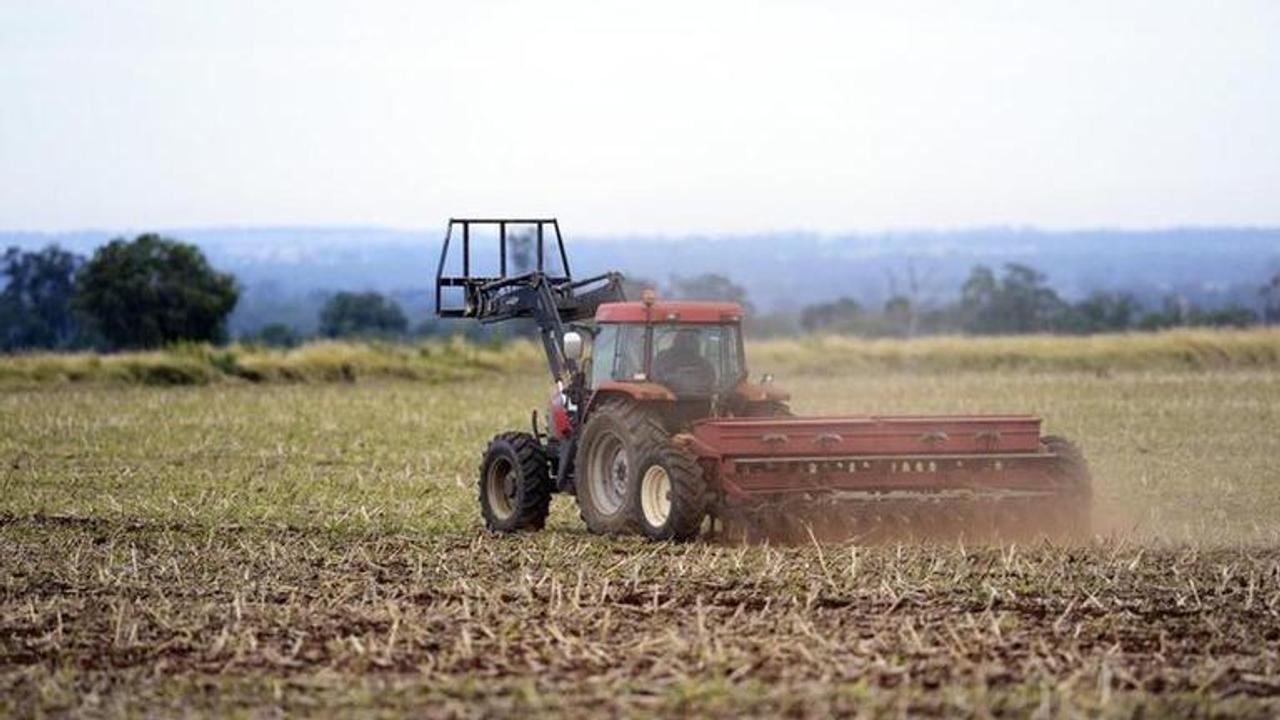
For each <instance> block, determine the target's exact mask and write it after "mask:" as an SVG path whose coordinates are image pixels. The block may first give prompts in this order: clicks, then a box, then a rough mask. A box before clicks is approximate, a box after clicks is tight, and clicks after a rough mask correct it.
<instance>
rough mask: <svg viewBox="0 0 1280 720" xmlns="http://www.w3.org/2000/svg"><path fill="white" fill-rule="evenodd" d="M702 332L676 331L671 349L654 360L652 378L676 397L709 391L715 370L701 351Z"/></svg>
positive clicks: (713, 380) (712, 383) (714, 379)
mask: <svg viewBox="0 0 1280 720" xmlns="http://www.w3.org/2000/svg"><path fill="white" fill-rule="evenodd" d="M701 345H702V343H701V338H700V333H699V332H698V331H697V330H694V329H683V330H679V331H677V332H676V336H675V338H674V339H673V340H672V342H671V347H669V348H667V349H666V350H663V351H661V352H659V353H658V354H657V356H656V357H654V359H653V377H654V379H655V380H657V381H658V382H660V383H662V384H663V385H666V386H667V387H669V388H671V390H672V391H674V392H675V393H676V394H680V393H697V392H710V390H711V388H712V386H713V385H715V382H716V369H715V367H714V366H712V364H711V363H710V362H709V361H708V360H707V359H706V358H704V357H702V352H701Z"/></svg>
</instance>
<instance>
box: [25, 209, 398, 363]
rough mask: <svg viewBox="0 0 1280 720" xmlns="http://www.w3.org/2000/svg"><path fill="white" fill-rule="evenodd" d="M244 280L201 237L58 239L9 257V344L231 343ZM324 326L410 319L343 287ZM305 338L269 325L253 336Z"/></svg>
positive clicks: (348, 327) (373, 328)
mask: <svg viewBox="0 0 1280 720" xmlns="http://www.w3.org/2000/svg"><path fill="white" fill-rule="evenodd" d="M240 293H241V288H240V284H239V283H238V282H237V280H236V278H235V277H234V276H232V275H231V274H230V273H224V272H219V271H218V270H216V269H215V268H214V267H213V266H212V265H210V263H209V261H208V259H207V258H206V257H205V256H204V254H203V253H202V252H201V251H200V249H199V248H197V247H196V246H194V245H191V244H188V243H184V242H181V241H178V240H175V239H172V238H166V237H162V236H160V235H155V234H146V235H139V236H138V237H135V238H134V239H132V240H127V239H125V238H116V239H114V240H111V241H110V242H108V243H107V244H105V245H103V246H102V247H100V248H98V249H97V250H96V251H95V252H94V253H93V255H92V256H91V257H88V258H85V257H82V256H80V255H76V254H74V253H71V252H68V251H66V250H63V249H62V248H60V247H58V246H56V245H51V246H49V247H46V248H44V249H42V250H35V251H23V250H21V249H19V248H16V247H11V248H9V249H8V250H6V251H5V252H4V254H3V255H0V351H3V352H14V351H20V350H83V349H98V350H129V349H145V348H155V347H163V346H165V345H169V344H171V343H175V342H208V343H215V344H219V343H224V342H226V341H227V340H228V339H229V337H228V334H227V318H228V317H229V316H230V315H231V312H232V310H234V309H235V306H236V303H237V301H238V300H239V298H240ZM319 321H320V325H319V327H320V330H319V332H320V334H321V335H324V336H326V337H348V336H352V335H362V336H378V337H388V338H398V337H402V336H404V335H405V333H406V331H407V329H408V320H407V318H406V317H405V315H404V312H403V311H402V310H401V309H400V307H399V306H398V305H397V304H396V303H394V302H393V301H390V300H388V299H387V298H385V297H383V296H382V295H381V294H379V293H374V292H368V293H350V292H340V293H337V294H335V295H333V296H331V297H330V298H329V299H328V301H327V302H326V303H325V305H324V307H323V308H322V309H321V311H320V318H319ZM240 339H241V340H250V341H257V342H263V343H266V344H271V345H293V344H296V343H298V342H300V341H301V340H302V339H303V338H302V337H301V336H300V335H299V334H298V333H297V332H296V331H295V330H294V329H293V328H292V327H290V326H288V325H283V324H278V323H277V324H268V325H266V326H264V327H263V328H262V329H261V330H260V331H259V332H258V333H256V334H255V335H253V336H251V337H247V338H240Z"/></svg>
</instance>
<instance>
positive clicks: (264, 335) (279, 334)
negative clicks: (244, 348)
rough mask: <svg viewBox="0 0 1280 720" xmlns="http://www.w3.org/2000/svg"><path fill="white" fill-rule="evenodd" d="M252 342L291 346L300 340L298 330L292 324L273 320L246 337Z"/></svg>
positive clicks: (295, 345)
mask: <svg viewBox="0 0 1280 720" xmlns="http://www.w3.org/2000/svg"><path fill="white" fill-rule="evenodd" d="M247 339H248V340H250V341H252V342H259V343H262V344H263V345H266V346H267V347H274V348H292V347H297V346H298V344H299V343H300V342H301V341H302V338H301V337H300V336H299V335H298V331H297V330H295V329H294V327H293V326H292V325H286V324H285V323H280V322H275V323H268V324H267V325H263V326H262V328H261V329H260V330H258V332H257V333H255V334H254V335H252V336H250V337H249V338H247Z"/></svg>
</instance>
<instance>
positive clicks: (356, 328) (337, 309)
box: [320, 292, 409, 338]
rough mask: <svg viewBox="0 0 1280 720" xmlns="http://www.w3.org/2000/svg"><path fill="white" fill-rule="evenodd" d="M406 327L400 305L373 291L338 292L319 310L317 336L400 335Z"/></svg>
mask: <svg viewBox="0 0 1280 720" xmlns="http://www.w3.org/2000/svg"><path fill="white" fill-rule="evenodd" d="M408 327H409V321H408V320H407V319H406V318H405V316H404V311H403V310H401V309H400V306H399V305H398V304H396V302H395V301H394V300H388V299H387V298H386V297H383V296H382V295H381V294H380V293H376V292H363V293H353V292H340V293H338V294H336V295H334V296H333V297H331V298H329V301H328V302H326V303H325V305H324V308H322V309H321V310H320V334H321V335H324V336H325V337H334V338H336V337H350V336H359V335H402V334H404V332H405V330H406V329H407V328H408Z"/></svg>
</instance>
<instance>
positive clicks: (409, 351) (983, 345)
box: [0, 329, 1280, 387]
mask: <svg viewBox="0 0 1280 720" xmlns="http://www.w3.org/2000/svg"><path fill="white" fill-rule="evenodd" d="M748 355H749V358H748V359H749V363H750V366H751V367H752V368H753V369H754V370H756V371H761V372H762V371H770V372H783V373H787V374H792V375H794V374H825V373H831V372H851V371H852V372H859V371H868V370H916V371H930V372H932V371H948V370H1007V369H1015V370H1069V371H1081V370H1083V371H1093V372H1106V371H1110V370H1212V369H1239V368H1276V367H1280V330H1262V329H1258V330H1174V331H1169V332H1162V333H1142V334H1125V335H1095V336H1091V337H1064V336H1048V335H1030V336H1011V337H985V338H975V337H957V336H947V337H929V338H917V339H914V340H895V339H879V340H867V339H862V338H855V337H841V336H809V337H802V338H792V339H776V340H762V341H758V342H752V343H750V345H749V347H748ZM544 364H545V360H544V359H543V358H542V350H541V349H540V348H539V347H537V346H536V345H535V344H533V343H532V342H528V341H516V342H512V343H507V344H505V345H504V346H501V347H497V346H480V345H474V344H470V343H467V342H464V341H461V340H454V341H449V342H433V343H425V344H419V345H407V344H392V343H360V342H330V341H324V342H315V343H311V344H308V345H304V346H303V347H300V348H297V349H294V350H272V349H266V348H260V347H253V346H244V345H233V346H230V347H226V348H214V347H211V346H208V345H197V344H189V345H178V346H175V347H171V348H169V349H166V350H156V351H150V352H132V353H117V354H98V353H64V354H59V353H33V354H20V355H11V356H7V357H0V386H9V387H13V386H17V387H25V386H41V385H46V384H61V383H83V382H89V383H106V384H112V383H115V384H136V385H205V384H209V383H212V382H220V381H225V380H239V381H249V382H352V381H355V380H358V379H371V378H399V379H406V380H416V381H423V382H431V383H435V382H451V381H456V380H463V379H468V378H474V377H478V376H481V375H484V374H487V373H489V372H495V371H496V372H503V371H516V370H520V371H526V372H532V371H535V370H537V371H541V369H542V368H543V367H544Z"/></svg>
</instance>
